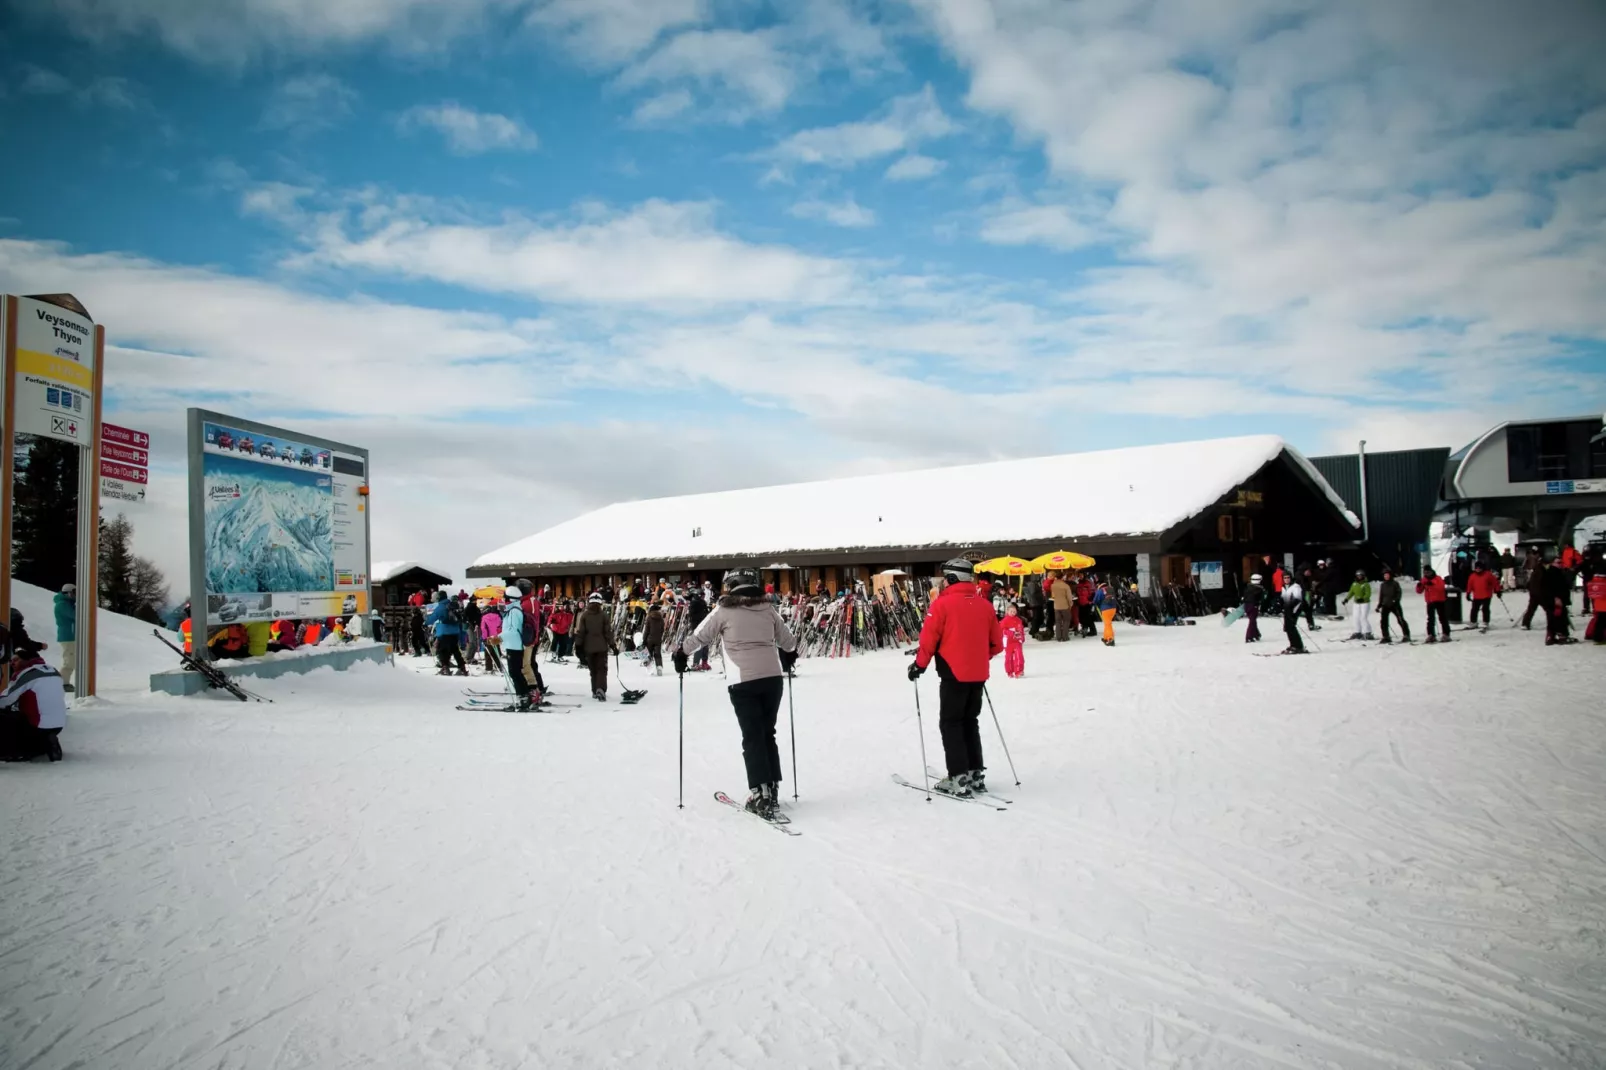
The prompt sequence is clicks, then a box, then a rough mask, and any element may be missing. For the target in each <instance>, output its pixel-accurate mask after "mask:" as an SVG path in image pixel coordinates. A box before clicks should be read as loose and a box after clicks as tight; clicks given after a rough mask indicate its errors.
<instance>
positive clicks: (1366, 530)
mask: <svg viewBox="0 0 1606 1070" xmlns="http://www.w3.org/2000/svg"><path fill="white" fill-rule="evenodd" d="M1357 460H1358V461H1359V462H1360V466H1361V541H1362V542H1370V541H1371V538H1372V520H1371V515H1370V510H1368V509H1367V507H1366V440H1365V439H1364V438H1363V439H1361V446H1360V453H1359V456H1358V457H1357Z"/></svg>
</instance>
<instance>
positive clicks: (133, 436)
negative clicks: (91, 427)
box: [100, 424, 151, 450]
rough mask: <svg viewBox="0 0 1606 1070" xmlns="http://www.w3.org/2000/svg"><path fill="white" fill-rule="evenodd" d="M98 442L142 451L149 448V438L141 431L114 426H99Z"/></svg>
mask: <svg viewBox="0 0 1606 1070" xmlns="http://www.w3.org/2000/svg"><path fill="white" fill-rule="evenodd" d="M100 440H101V441H102V442H116V443H117V444H118V445H122V446H136V447H138V448H139V449H142V450H148V449H150V448H151V436H149V435H147V434H146V433H145V432H143V431H134V430H132V429H130V428H127V427H118V426H117V425H116V424H101V425H100Z"/></svg>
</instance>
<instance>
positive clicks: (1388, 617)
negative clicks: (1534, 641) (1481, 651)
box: [1240, 546, 1606, 654]
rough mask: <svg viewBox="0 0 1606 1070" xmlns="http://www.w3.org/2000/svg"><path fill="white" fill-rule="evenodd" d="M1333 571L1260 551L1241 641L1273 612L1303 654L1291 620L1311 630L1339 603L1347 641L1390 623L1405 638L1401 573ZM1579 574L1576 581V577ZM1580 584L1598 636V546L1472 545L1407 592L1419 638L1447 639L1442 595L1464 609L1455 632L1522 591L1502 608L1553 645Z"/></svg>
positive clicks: (1564, 636)
mask: <svg viewBox="0 0 1606 1070" xmlns="http://www.w3.org/2000/svg"><path fill="white" fill-rule="evenodd" d="M1341 575H1342V573H1341V570H1340V569H1339V568H1338V567H1337V565H1336V564H1335V563H1334V562H1332V561H1326V560H1319V561H1317V562H1316V564H1315V565H1300V566H1298V567H1296V568H1292V569H1289V568H1286V567H1284V566H1283V565H1282V564H1278V563H1275V562H1273V561H1272V559H1271V558H1270V556H1266V557H1264V558H1263V559H1262V566H1261V571H1259V572H1256V573H1255V574H1254V575H1252V576H1251V577H1250V579H1249V583H1248V585H1247V586H1246V587H1245V588H1244V591H1243V599H1242V603H1241V607H1240V608H1241V611H1242V614H1243V616H1244V617H1245V618H1247V620H1248V622H1249V624H1248V627H1247V628H1246V629H1245V632H1244V642H1246V643H1257V642H1259V641H1260V640H1261V638H1262V636H1261V632H1260V624H1259V618H1260V617H1262V616H1266V615H1269V614H1278V615H1280V616H1281V617H1282V621H1283V634H1284V635H1285V636H1286V637H1287V642H1288V645H1287V648H1286V649H1285V650H1284V651H1283V653H1285V654H1303V653H1305V652H1306V650H1305V643H1304V640H1303V639H1302V638H1301V637H1300V634H1299V620H1300V618H1301V617H1303V618H1304V620H1305V624H1306V627H1307V628H1308V629H1309V630H1311V631H1320V630H1321V627H1322V626H1321V625H1320V624H1318V623H1317V616H1318V615H1321V616H1322V618H1323V619H1327V620H1330V621H1331V620H1337V621H1342V620H1345V619H1346V618H1345V616H1343V615H1340V613H1339V612H1338V611H1339V610H1340V609H1345V610H1347V612H1348V621H1349V624H1350V629H1351V630H1350V635H1349V637H1348V638H1349V640H1350V641H1354V640H1378V641H1379V642H1381V643H1385V644H1386V643H1393V642H1394V641H1395V640H1394V637H1393V635H1392V634H1391V631H1390V624H1391V623H1395V624H1398V626H1399V630H1400V641H1402V642H1406V643H1410V642H1412V639H1411V626H1410V624H1409V623H1408V622H1407V621H1406V619H1405V614H1404V611H1403V610H1402V609H1401V597H1402V594H1403V588H1402V587H1401V578H1400V577H1399V576H1398V575H1396V574H1395V572H1394V571H1393V570H1392V569H1389V568H1383V569H1382V570H1381V571H1380V577H1381V578H1380V580H1379V582H1378V584H1377V587H1376V588H1375V589H1374V588H1373V586H1372V582H1371V579H1370V577H1369V575H1368V574H1367V572H1366V570H1364V569H1359V570H1356V571H1355V573H1354V574H1353V576H1351V577H1349V583H1348V586H1345V583H1344V580H1343V579H1341V578H1340V576H1341ZM1580 581H1582V582H1581V583H1580ZM1575 589H1577V590H1581V593H1582V606H1581V607H1580V608H1581V610H1582V612H1583V614H1584V616H1585V618H1586V619H1587V621H1588V623H1587V624H1586V626H1585V636H1584V638H1585V639H1586V640H1589V641H1592V642H1595V643H1598V644H1606V563H1603V561H1602V554H1601V551H1600V549H1599V548H1593V549H1591V550H1590V551H1589V552H1587V553H1580V552H1579V551H1578V550H1577V549H1576V548H1574V547H1572V546H1566V547H1563V548H1562V550H1561V551H1560V552H1559V553H1557V554H1556V555H1554V556H1552V557H1549V558H1547V557H1546V556H1545V555H1544V554H1542V553H1541V552H1540V550H1539V549H1538V548H1531V549H1529V551H1528V552H1527V554H1526V555H1525V557H1524V558H1523V560H1522V562H1521V563H1520V564H1519V563H1518V560H1517V558H1516V556H1515V555H1514V554H1512V553H1511V552H1510V551H1509V550H1508V551H1505V552H1504V553H1500V552H1497V551H1495V550H1494V549H1493V548H1491V547H1480V548H1477V549H1476V550H1459V551H1457V552H1456V553H1455V554H1454V555H1453V556H1452V558H1451V567H1450V576H1449V577H1448V579H1447V578H1446V577H1444V576H1440V575H1439V574H1438V573H1437V572H1436V571H1435V570H1434V569H1433V568H1431V567H1428V568H1423V569H1422V575H1421V577H1420V578H1419V579H1417V580H1416V581H1415V590H1416V593H1417V594H1420V595H1421V596H1422V602H1423V607H1424V615H1425V619H1424V621H1423V624H1424V630H1425V632H1426V636H1425V642H1427V643H1434V644H1437V643H1448V642H1450V641H1451V634H1450V633H1451V628H1450V625H1451V616H1452V614H1451V612H1450V599H1451V594H1452V592H1458V593H1459V594H1460V595H1462V596H1464V601H1465V604H1466V606H1467V608H1468V612H1467V619H1466V623H1465V625H1464V626H1463V630H1467V631H1471V630H1477V631H1480V632H1487V631H1488V630H1489V627H1490V624H1491V621H1492V615H1491V613H1490V606H1491V604H1492V603H1494V602H1495V601H1496V600H1498V601H1499V602H1500V604H1501V605H1502V606H1505V598H1504V597H1503V596H1504V593H1505V592H1506V591H1516V590H1522V591H1524V592H1525V593H1526V594H1527V596H1528V602H1527V606H1526V607H1525V608H1524V610H1523V612H1522V616H1521V617H1520V618H1518V617H1517V616H1516V614H1514V613H1512V612H1511V611H1510V609H1507V610H1506V613H1507V615H1508V616H1509V617H1510V618H1511V624H1512V626H1513V627H1522V628H1525V629H1531V628H1532V627H1533V620H1534V617H1535V615H1536V614H1538V613H1543V614H1544V618H1545V645H1546V646H1560V645H1566V644H1570V643H1574V642H1577V641H1578V640H1577V639H1576V638H1574V637H1573V636H1572V634H1571V633H1572V597H1573V592H1574V590H1575ZM1374 599H1375V604H1376V606H1377V610H1378V623H1379V625H1380V628H1381V631H1382V636H1381V638H1380V639H1379V637H1378V636H1377V635H1376V634H1374V632H1373V629H1372V615H1371V614H1372V606H1373V604H1374Z"/></svg>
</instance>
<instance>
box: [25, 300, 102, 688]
mask: <svg viewBox="0 0 1606 1070" xmlns="http://www.w3.org/2000/svg"><path fill="white" fill-rule="evenodd" d="M4 305H5V373H4V374H5V391H6V396H5V426H4V427H3V428H0V446H3V447H4V451H5V457H4V460H3V461H0V481H3V482H4V484H5V507H4V514H5V515H4V517H0V551H3V557H4V560H5V567H4V568H3V569H0V572H4V573H5V575H4V576H3V577H0V612H4V613H5V615H6V621H7V623H8V624H9V623H10V609H11V560H12V550H11V498H12V493H11V485H12V481H13V479H14V477H15V464H14V461H15V436H16V435H18V434H25V435H37V436H41V437H44V438H54V439H57V440H59V441H62V442H70V443H72V444H73V445H75V446H77V447H78V532H77V536H78V556H77V570H76V586H77V588H78V598H77V620H76V621H75V626H76V630H75V634H76V636H77V645H78V666H79V668H78V679H76V680H75V681H73V682H74V684H75V690H76V691H77V693H78V695H79V696H80V697H88V696H92V695H94V694H95V683H96V680H95V677H96V673H95V633H96V626H97V624H98V619H97V613H98V610H99V607H100V568H99V562H100V403H101V384H102V381H103V378H104V373H105V367H104V362H105V353H106V330H105V328H104V327H101V326H99V325H97V324H96V323H95V321H94V320H93V319H92V318H90V315H89V313H88V311H86V310H85V309H84V307H83V305H81V304H79V302H78V299H77V298H75V297H73V296H72V295H71V294H49V295H44V296H41V297H14V296H11V295H6V296H5V298H4Z"/></svg>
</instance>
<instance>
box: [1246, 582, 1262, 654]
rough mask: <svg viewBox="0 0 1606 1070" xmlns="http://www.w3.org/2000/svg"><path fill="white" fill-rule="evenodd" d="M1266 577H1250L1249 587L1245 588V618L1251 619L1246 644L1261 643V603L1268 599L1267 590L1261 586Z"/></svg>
mask: <svg viewBox="0 0 1606 1070" xmlns="http://www.w3.org/2000/svg"><path fill="white" fill-rule="evenodd" d="M1263 578H1264V577H1262V576H1261V574H1260V573H1258V572H1257V573H1255V574H1254V575H1253V576H1250V577H1249V585H1248V586H1247V587H1245V588H1244V602H1243V605H1244V616H1246V617H1248V618H1249V627H1248V628H1247V629H1245V630H1244V642H1246V643H1258V642H1260V602H1261V599H1263V598H1265V597H1266V589H1265V588H1264V587H1262V586H1261V580H1262V579H1263Z"/></svg>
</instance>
